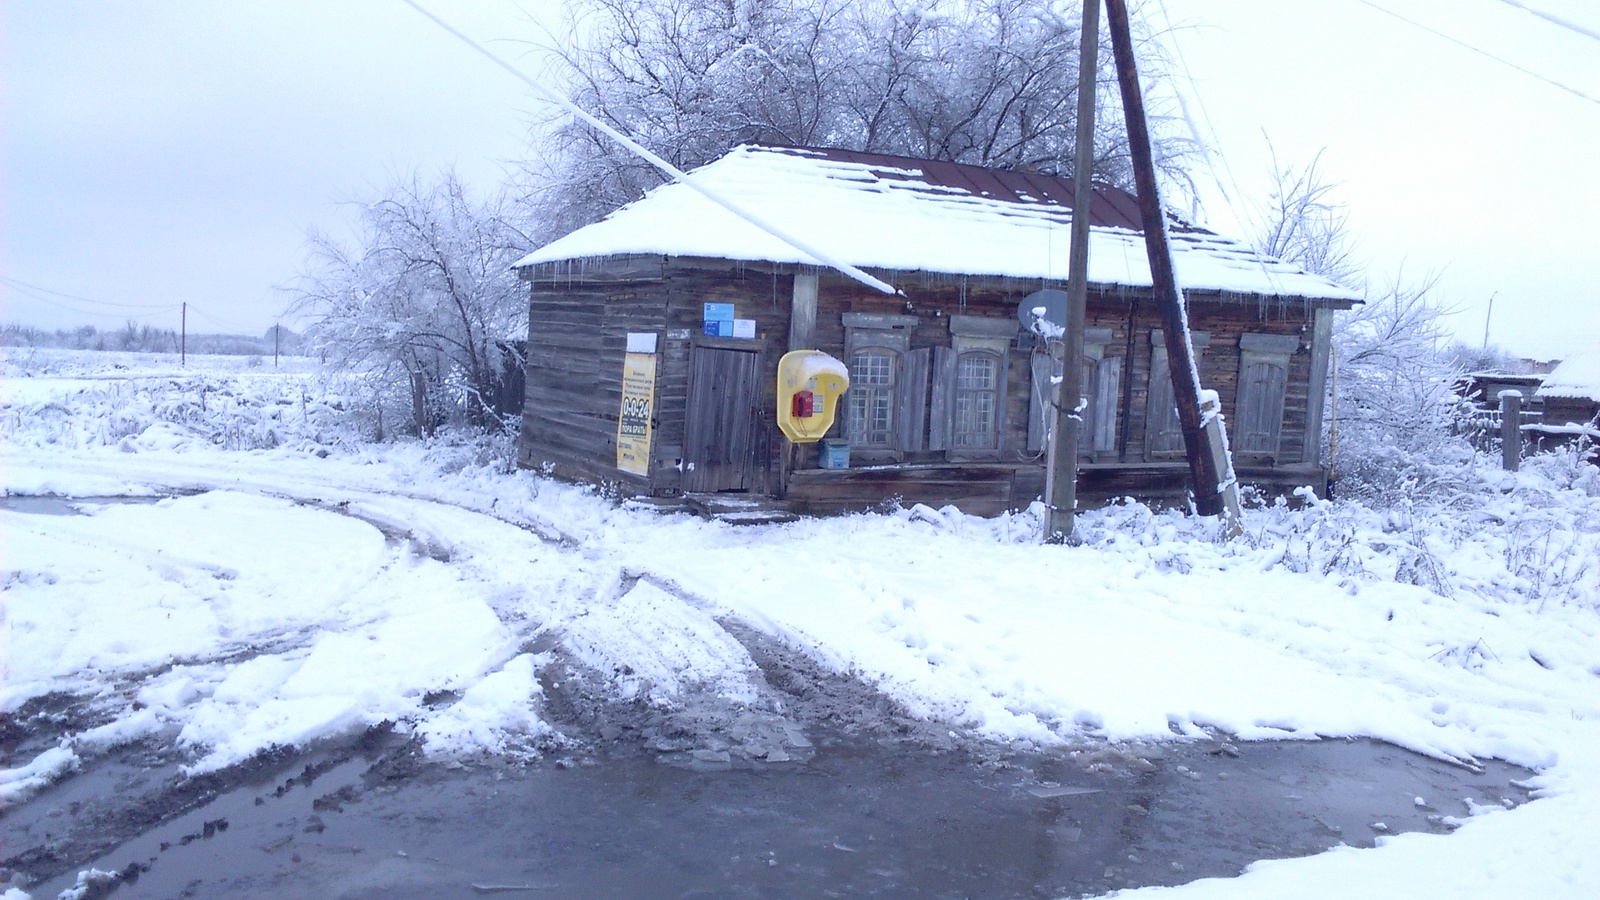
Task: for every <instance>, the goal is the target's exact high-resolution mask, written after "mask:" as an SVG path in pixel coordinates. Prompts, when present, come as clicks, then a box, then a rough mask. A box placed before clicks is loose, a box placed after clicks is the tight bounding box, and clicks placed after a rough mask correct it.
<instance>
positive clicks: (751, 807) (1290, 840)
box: [0, 635, 1529, 898]
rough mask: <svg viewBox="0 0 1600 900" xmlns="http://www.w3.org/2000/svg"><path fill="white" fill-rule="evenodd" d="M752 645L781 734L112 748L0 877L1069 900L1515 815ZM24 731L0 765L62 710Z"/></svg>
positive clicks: (1358, 769)
mask: <svg viewBox="0 0 1600 900" xmlns="http://www.w3.org/2000/svg"><path fill="white" fill-rule="evenodd" d="M745 638H746V639H747V640H751V641H752V642H753V643H754V639H753V638H751V637H750V636H748V635H746V636H745ZM758 649H763V650H764V652H762V653H760V654H758V655H757V658H758V660H759V661H761V662H762V666H763V669H764V670H765V671H766V672H767V674H768V680H769V682H771V683H772V684H774V685H776V686H779V687H778V688H775V689H780V690H781V691H782V693H784V694H785V695H786V696H787V697H788V699H789V700H790V703H789V705H788V707H787V712H786V714H785V715H783V716H775V715H771V714H760V713H752V712H751V710H750V709H748V708H743V709H731V708H723V709H720V710H718V709H715V708H714V706H713V705H712V704H701V705H700V706H699V707H698V708H693V705H692V704H691V705H688V706H686V707H685V708H684V709H682V710H679V711H677V712H674V713H663V712H662V711H661V710H659V709H651V708H648V707H645V706H641V705H624V704H617V703H614V702H607V701H603V700H597V699H594V697H595V695H594V694H592V693H590V692H589V690H588V688H587V686H586V685H585V684H584V677H585V676H584V673H583V672H582V671H580V670H578V669H576V668H569V669H567V670H566V672H565V674H564V675H555V676H551V678H550V683H549V684H548V685H547V687H548V690H549V694H548V695H547V696H548V697H549V699H550V707H549V711H550V713H551V714H552V715H554V716H556V717H557V718H558V720H559V721H560V725H561V728H562V730H563V732H564V733H565V734H566V735H568V736H569V738H570V740H569V741H568V742H566V743H564V744H561V745H559V746H554V745H552V746H548V747H546V748H544V750H543V752H542V753H541V754H540V755H538V756H537V757H529V758H525V759H522V760H507V759H476V760H465V761H455V762H440V761H430V760H427V759H424V758H422V757H421V756H420V755H419V753H418V750H417V747H416V745H415V744H414V742H412V741H411V740H409V739H408V738H407V737H406V736H404V735H402V734H399V733H397V732H395V731H394V730H392V729H388V728H375V729H371V730H369V731H368V732H367V733H365V734H362V735H359V736H353V737H349V738H346V739H343V740H340V741H336V742H329V743H324V744H321V745H318V746H314V747H311V748H308V749H306V750H303V751H297V752H295V751H279V752H275V753H268V754H263V755H261V756H259V757H257V758H256V759H254V760H252V761H251V762H250V763H249V764H246V765H243V766H238V767H235V768H233V769H229V770H225V771H223V772H219V773H214V774H212V775H208V776H204V777H201V778H197V779H192V780H188V781H185V780H183V779H181V778H178V777H177V776H176V774H175V773H176V764H177V762H178V760H177V758H176V757H175V756H173V754H172V752H171V750H170V749H169V746H164V745H162V744H160V743H159V742H158V741H156V742H149V743H147V744H142V745H137V746H132V747H124V748H121V749H120V750H117V751H114V752H112V753H109V754H107V755H105V756H102V757H100V758H98V759H95V760H92V761H91V762H89V763H88V764H86V765H85V766H84V767H83V769H81V770H80V771H79V772H77V773H76V774H74V775H73V776H71V777H69V778H67V779H66V780H64V781H62V782H59V783H57V784H55V785H53V786H51V787H50V788H48V789H46V790H44V791H43V792H41V793H39V794H38V795H36V796H34V797H33V798H31V799H30V800H28V801H27V802H25V803H23V804H21V805H20V806H18V807H16V808H14V809H8V810H6V811H5V812H4V814H3V816H0V835H3V838H0V840H3V847H4V857H5V858H4V860H3V865H4V867H5V871H4V872H0V876H3V878H5V879H11V880H12V883H14V884H16V885H17V886H20V887H23V888H24V889H25V890H27V891H29V892H30V893H32V894H33V896H34V897H35V898H47V897H48V898H54V897H56V896H57V895H58V894H59V893H60V892H62V891H64V890H69V889H73V888H74V887H75V886H77V887H79V888H80V889H81V896H85V897H95V896H116V897H128V898H135V897H152V898H166V897H261V898H267V897H274V898H277V897H341V898H366V897H370V898H377V897H385V898H389V897H402V898H403V897H418V898H421V897H429V898H435V897H443V898H449V897H482V896H493V895H504V896H508V897H517V896H531V897H784V896H795V895H799V894H804V895H820V896H837V897H858V896H881V897H1075V896H1083V895H1092V894H1097V893H1102V892H1105V891H1108V890H1112V889H1116V888H1125V887H1133V886H1140V885H1150V884H1179V883H1183V882H1187V881H1190V880H1193V879H1196V878H1204V877H1211V876H1229V875H1234V874H1236V873H1238V872H1239V871H1240V870H1241V869H1242V868H1244V867H1245V866H1247V865H1249V864H1250V863H1251V862H1253V861H1255V860H1259V859H1269V858H1282V857H1291V856H1301V855H1306V854H1312V853H1317V852H1320V851H1322V850H1324V849H1327V848H1329V847H1332V846H1335V845H1338V844H1349V845H1353V846H1371V845H1372V844H1373V842H1374V840H1375V839H1376V838H1378V837H1379V836H1381V835H1383V834H1392V833H1397V832H1403V831H1432V832H1437V833H1444V832H1447V831H1448V830H1450V829H1451V828H1452V827H1453V826H1454V824H1455V823H1456V822H1455V819H1454V818H1453V817H1465V816H1466V815H1468V811H1469V808H1470V805H1471V804H1480V805H1515V804H1518V803H1522V802H1525V801H1526V800H1527V793H1526V791H1524V790H1522V789H1521V788H1519V787H1518V786H1517V785H1516V784H1515V783H1514V781H1515V780H1517V779H1521V778H1525V777H1527V775H1528V774H1529V773H1527V772H1526V771H1525V770H1521V769H1516V768H1514V767H1511V766H1506V765H1502V764H1498V763H1492V762H1491V763H1488V764H1486V765H1485V766H1484V767H1483V768H1481V769H1479V770H1472V769H1467V768H1463V767H1460V766H1454V765H1449V764H1445V763H1441V762H1438V761H1435V760H1431V759H1427V758H1424V757H1421V756H1418V755H1416V754H1413V753H1409V752H1407V751H1404V750H1400V749H1398V748H1395V747H1392V746H1388V745H1384V744H1379V743H1376V742H1370V741H1344V740H1329V741H1321V742H1310V743H1307V742H1289V741H1285V742H1274V743H1238V744H1235V743H1232V742H1230V741H1228V740H1226V739H1225V738H1221V737H1220V736H1219V738H1217V739H1210V740H1200V741H1184V742H1173V743H1152V744H1127V745H1112V744H1086V745H1083V746H1080V747H1077V748H1073V749H1065V750H1059V749H1058V750H1050V751H1041V750H1038V749H1031V748H1030V749H1023V748H1018V747H1010V746H997V745H992V744H984V743H982V742H977V741H972V740H967V739H962V738H959V737H957V736H955V735H952V734H951V733H950V732H948V731H941V730H940V729H939V728H938V727H937V726H935V725H932V724H930V723H926V722H918V721H915V720H912V719H910V718H908V717H905V716H903V715H901V714H900V713H899V711H898V710H897V709H895V708H894V707H893V705H892V704H890V703H888V702H887V701H885V700H883V699H882V698H881V697H878V696H877V695H875V694H873V693H872V692H871V691H870V690H869V689H867V688H865V687H864V686H862V685H861V684H859V683H857V682H853V681H849V680H846V679H839V678H837V677H831V676H827V675H824V674H823V673H820V672H817V671H815V670H806V669H805V668H804V667H803V666H802V665H800V664H799V663H798V662H797V661H795V660H793V659H784V658H780V656H781V650H778V649H776V648H771V647H767V648H760V647H759V646H758ZM448 699H449V698H439V700H440V702H448ZM31 713H32V714H33V719H32V721H30V722H27V723H20V725H19V723H17V722H14V721H13V722H10V723H8V724H9V726H10V727H9V728H8V730H7V732H6V734H7V735H8V736H9V738H8V740H10V741H11V742H12V749H14V748H15V741H16V739H17V737H18V735H19V734H21V733H23V732H24V731H29V730H31V731H32V732H33V733H34V734H35V735H37V734H38V733H39V732H40V731H41V730H48V728H49V727H50V724H49V723H50V722H52V721H55V722H57V723H64V722H66V721H67V720H68V719H70V718H71V716H72V712H71V710H69V709H47V708H45V705H40V706H38V707H37V708H34V709H32V710H31ZM76 724H82V723H81V722H79V723H76ZM22 726H27V727H26V728H24V727H22ZM30 743H32V741H30ZM1419 800H1420V802H1419ZM1469 800H1470V803H1469ZM89 871H93V872H95V873H96V874H91V875H88V876H85V875H83V874H81V873H84V872H89Z"/></svg>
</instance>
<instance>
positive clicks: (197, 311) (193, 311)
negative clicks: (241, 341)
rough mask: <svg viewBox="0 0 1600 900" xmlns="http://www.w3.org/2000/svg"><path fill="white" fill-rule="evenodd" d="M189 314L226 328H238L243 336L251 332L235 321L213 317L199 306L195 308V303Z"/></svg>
mask: <svg viewBox="0 0 1600 900" xmlns="http://www.w3.org/2000/svg"><path fill="white" fill-rule="evenodd" d="M189 312H190V313H191V314H193V315H197V316H199V317H200V318H202V319H210V320H211V321H212V322H215V323H216V324H218V325H221V326H223V327H224V328H237V329H239V332H240V333H241V334H245V333H248V332H249V331H250V329H249V328H248V327H247V326H244V325H240V324H239V323H238V322H234V321H232V320H229V319H224V318H222V317H220V316H216V315H212V314H211V313H208V312H206V311H205V310H202V309H200V308H199V307H198V306H195V305H194V304H193V303H191V304H189Z"/></svg>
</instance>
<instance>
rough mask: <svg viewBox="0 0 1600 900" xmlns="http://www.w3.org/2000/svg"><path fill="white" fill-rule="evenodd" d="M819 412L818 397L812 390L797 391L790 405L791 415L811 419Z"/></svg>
mask: <svg viewBox="0 0 1600 900" xmlns="http://www.w3.org/2000/svg"><path fill="white" fill-rule="evenodd" d="M816 414H817V398H816V395H815V394H813V393H811V392H810V391H796V392H795V394H794V401H793V402H792V403H791V404H790V406H789V415H791V416H793V417H794V418H796V419H809V418H811V417H812V416H814V415H816Z"/></svg>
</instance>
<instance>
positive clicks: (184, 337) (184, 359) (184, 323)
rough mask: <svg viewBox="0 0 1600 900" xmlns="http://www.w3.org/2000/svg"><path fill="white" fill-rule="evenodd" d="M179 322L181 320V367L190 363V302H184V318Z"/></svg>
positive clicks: (179, 353)
mask: <svg viewBox="0 0 1600 900" xmlns="http://www.w3.org/2000/svg"><path fill="white" fill-rule="evenodd" d="M168 308H169V309H170V308H171V307H168ZM178 322H179V325H178V328H179V337H178V365H179V366H180V367H182V366H187V365H188V364H189V304H188V303H185V304H183V315H182V318H180V319H179V320H178Z"/></svg>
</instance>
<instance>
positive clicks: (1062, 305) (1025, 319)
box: [1017, 289, 1067, 331]
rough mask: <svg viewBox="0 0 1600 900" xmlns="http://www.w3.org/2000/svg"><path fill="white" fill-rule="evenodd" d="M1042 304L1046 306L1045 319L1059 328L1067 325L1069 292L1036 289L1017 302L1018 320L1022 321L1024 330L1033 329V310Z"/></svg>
mask: <svg viewBox="0 0 1600 900" xmlns="http://www.w3.org/2000/svg"><path fill="white" fill-rule="evenodd" d="M1041 306H1042V307H1044V318H1045V321H1047V322H1049V323H1050V324H1052V325H1055V326H1056V327H1058V328H1060V327H1065V326H1066V324H1067V292H1066V291H1058V290H1054V289H1048V290H1043V291H1034V292H1033V293H1031V294H1029V295H1028V296H1026V297H1023V298H1022V302H1021V303H1018V304H1017V321H1018V322H1021V323H1022V327H1023V329H1024V330H1026V331H1032V330H1033V311H1034V310H1036V309H1038V308H1039V307H1041Z"/></svg>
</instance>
